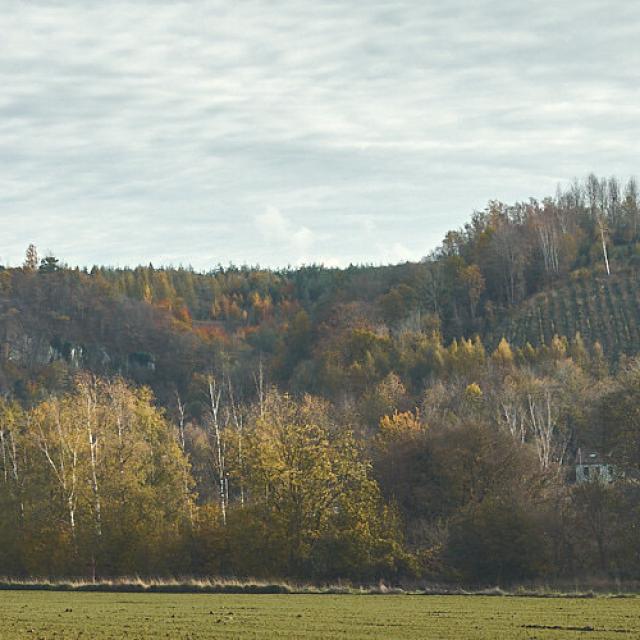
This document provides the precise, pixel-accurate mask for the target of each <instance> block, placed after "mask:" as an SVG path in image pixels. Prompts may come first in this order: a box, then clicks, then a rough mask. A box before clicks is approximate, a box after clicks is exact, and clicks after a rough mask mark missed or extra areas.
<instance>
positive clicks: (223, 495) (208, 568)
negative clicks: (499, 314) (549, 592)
mask: <svg viewBox="0 0 640 640" xmlns="http://www.w3.org/2000/svg"><path fill="white" fill-rule="evenodd" d="M440 355H441V358H442V366H443V369H442V375H441V376H439V377H438V378H437V379H435V378H434V380H433V382H432V383H431V384H430V385H428V386H427V388H426V389H425V390H424V392H423V393H422V394H421V402H420V404H419V405H418V406H416V405H415V404H414V403H413V402H412V400H411V395H410V394H409V393H408V392H407V390H406V389H405V388H404V386H403V384H402V382H401V380H400V379H399V378H398V377H397V376H396V375H395V374H389V375H388V376H387V377H386V378H385V379H383V380H382V381H381V382H380V383H379V384H378V385H377V386H376V388H375V389H374V390H373V392H372V394H371V395H370V396H368V397H367V399H366V400H364V399H363V401H362V402H361V403H358V404H356V405H349V404H344V403H338V404H336V403H330V402H329V401H327V400H325V399H322V398H319V397H317V396H311V395H308V394H303V395H300V396H298V397H293V396H291V395H287V394H283V393H282V392H279V391H277V390H276V389H274V388H267V387H266V386H263V384H262V383H261V371H260V370H258V371H256V384H257V394H256V400H255V401H253V402H250V403H243V402H241V401H240V400H239V398H238V397H237V395H236V390H235V387H234V384H233V381H232V380H231V379H230V378H225V377H222V378H216V377H214V376H213V375H204V376H200V377H198V378H197V379H196V380H195V381H194V384H193V386H192V387H191V388H190V390H189V393H188V394H187V395H186V396H184V397H183V396H181V395H180V394H179V393H177V394H176V395H175V399H174V403H173V405H172V407H171V409H170V410H169V411H163V410H160V409H158V408H156V407H154V406H153V399H152V397H151V395H150V392H149V391H148V390H147V389H145V388H142V389H135V388H133V387H131V386H130V385H128V384H127V383H126V382H125V381H123V380H122V379H121V378H115V379H111V380H109V379H100V378H94V377H92V376H90V375H88V374H78V375H77V376H76V377H75V378H74V380H73V383H72V385H71V386H70V388H69V389H68V391H67V392H66V393H64V394H62V395H59V396H52V397H49V398H48V399H46V400H43V401H41V402H38V403H37V404H35V405H34V406H33V407H31V408H30V409H25V408H23V407H21V406H20V405H19V404H18V403H16V402H11V401H9V400H5V401H4V402H3V403H2V405H1V407H0V423H1V425H2V427H1V429H0V447H1V451H0V483H1V484H0V508H1V513H2V517H1V518H0V573H3V574H6V575H14V576H29V575H30V576H33V575H39V576H43V575H46V576H52V575H57V576H60V575H71V576H86V577H89V578H91V577H94V576H95V577H103V578H104V577H112V576H118V575H125V574H145V575H150V574H151V575H176V574H180V575H185V574H194V575H223V576H253V577H288V578H298V579H315V580H332V579H337V578H349V579H352V580H355V581H371V580H377V579H381V578H384V579H386V580H391V581H402V580H416V579H428V580H437V581H441V582H458V583H465V584H488V583H495V582H498V583H501V584H508V583H511V582H514V581H521V580H529V579H536V578H545V579H549V578H551V577H563V578H567V577H571V578H574V577H585V576H588V577H592V576H595V575H598V576H608V577H614V578H619V579H625V578H629V579H630V578H634V579H637V578H638V576H639V575H640V556H639V550H640V549H639V547H638V541H637V535H636V532H637V530H638V527H639V526H640V507H639V505H640V502H639V500H638V498H640V495H639V492H640V484H639V483H638V480H637V479H638V477H639V472H640V464H639V460H640V421H639V420H638V412H637V407H638V406H640V363H639V362H637V361H629V362H628V363H626V364H624V366H623V367H622V369H621V370H620V372H619V373H618V374H617V375H615V376H611V375H610V374H609V373H608V369H607V364H606V360H605V359H604V358H603V356H602V354H601V353H600V352H598V350H589V349H587V348H586V347H585V345H584V344H583V343H582V342H581V341H580V340H579V339H578V340H575V341H573V342H572V343H567V341H566V340H564V339H561V338H556V339H555V340H554V341H553V343H552V345H550V346H549V347H544V348H540V349H533V348H531V349H530V350H528V352H527V353H524V352H519V351H514V350H513V349H512V348H511V347H510V346H509V345H508V343H507V342H506V341H503V342H501V344H500V345H499V347H498V348H497V349H496V350H495V351H494V352H493V353H491V354H485V353H484V351H483V350H482V349H480V347H479V346H478V345H477V344H476V345H475V346H474V344H473V343H469V342H465V343H463V344H462V345H455V346H453V345H452V346H451V347H449V348H445V347H442V346H441V354H440ZM578 447H580V448H582V449H583V450H584V451H585V452H586V451H593V450H597V451H602V452H607V461H608V462H607V463H608V464H609V465H612V466H614V467H615V469H616V473H615V476H616V481H615V482H613V483H610V484H609V483H601V482H599V481H594V482H589V483H583V484H576V482H575V463H576V451H577V448H578Z"/></svg>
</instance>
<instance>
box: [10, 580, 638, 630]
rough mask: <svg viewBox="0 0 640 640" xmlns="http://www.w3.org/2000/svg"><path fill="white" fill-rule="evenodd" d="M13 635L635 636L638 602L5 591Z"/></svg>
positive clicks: (451, 597)
mask: <svg viewBox="0 0 640 640" xmlns="http://www.w3.org/2000/svg"><path fill="white" fill-rule="evenodd" d="M16 638H29V639H30V640H34V639H37V638H49V639H53V638H55V639H57V640H59V639H62V638H74V639H77V638H86V639H87V640H89V639H95V640H103V639H106V638H128V639H130V640H137V639H144V638H192V639H196V638H203V639H204V638H226V639H232V638H241V639H245V638H279V639H284V638H305V639H307V638H317V639H323V640H327V639H331V638H348V639H351V638H353V639H358V638H367V639H372V638H381V639H382V638H385V639H389V638H391V639H393V638H415V639H418V638H420V639H421V640H422V639H429V638H434V639H436V638H437V639H447V638H451V639H457V640H459V639H460V638H477V639H483V638H486V639H487V640H489V639H490V640H495V639H498V638H527V639H531V640H533V639H534V638H536V639H539V640H542V639H544V638H553V639H554V640H559V639H564V638H589V639H590V640H591V639H593V640H596V639H600V638H611V639H613V638H617V639H620V638H640V600H639V599H637V598H593V599H579V598H575V599H574V598H516V597H491V596H409V595H370V596H367V595H354V596H351V595H204V594H198V595H190V594H140V593H131V594H128V593H69V592H39V591H3V592H0V639H2V640H5V639H6V640H9V639H11V640H14V639H16Z"/></svg>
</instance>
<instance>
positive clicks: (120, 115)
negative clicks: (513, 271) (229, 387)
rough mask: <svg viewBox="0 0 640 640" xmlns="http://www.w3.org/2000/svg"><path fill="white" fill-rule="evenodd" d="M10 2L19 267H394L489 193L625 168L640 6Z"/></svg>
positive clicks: (0, 79) (9, 88)
mask: <svg viewBox="0 0 640 640" xmlns="http://www.w3.org/2000/svg"><path fill="white" fill-rule="evenodd" d="M5 5H6V6H3V9H4V10H3V11H2V12H1V13H0V34H2V37H1V38H0V86H1V87H2V91H1V92H0V214H1V215H2V222H3V223H4V224H3V243H2V245H1V246H0V253H1V254H2V255H3V256H5V258H8V259H10V260H11V261H12V262H14V263H16V262H19V261H20V260H21V256H22V253H23V251H24V248H25V247H26V245H27V244H28V243H29V242H31V241H35V242H36V243H37V244H39V245H40V246H41V247H45V246H47V247H52V248H53V249H54V250H55V251H57V252H58V253H59V254H61V255H62V257H64V258H65V259H67V260H68V261H70V262H72V263H73V262H76V263H83V264H91V263H92V262H119V263H120V264H123V263H137V262H143V263H144V262H148V261H149V260H153V261H154V262H157V261H166V260H171V261H173V262H183V263H192V264H194V266H196V267H207V266H210V265H211V264H212V262H218V261H220V262H228V261H230V260H233V261H235V262H243V261H246V262H252V263H255V262H260V263H262V264H269V265H282V264H286V263H288V262H296V261H299V260H306V261H312V260H320V259H321V258H322V256H330V257H331V259H332V260H334V259H336V260H339V261H341V263H342V264H346V263H349V262H351V261H353V262H358V261H366V262H382V261H387V260H389V259H393V256H396V259H404V258H405V257H406V256H407V255H408V252H407V251H405V250H404V249H403V247H410V248H411V252H410V253H411V254H412V255H413V254H416V253H417V254H418V255H421V254H424V253H427V252H428V250H429V249H430V248H431V247H432V246H433V245H434V244H435V243H436V242H438V241H439V239H440V238H441V237H442V235H443V234H444V232H445V231H446V230H447V229H448V228H450V227H452V226H457V225H459V224H461V223H462V222H464V221H465V220H466V218H467V217H468V215H469V213H470V211H471V210H472V209H473V208H478V207H482V206H483V205H484V203H485V202H486V201H487V200H488V199H490V198H500V199H502V200H511V199H515V198H520V199H526V198H527V197H529V196H538V197H539V196H543V195H546V194H547V193H552V192H553V191H554V190H555V184H556V182H557V181H559V180H562V181H570V180H571V179H572V178H573V177H574V176H581V175H584V174H586V173H587V172H589V171H591V170H593V171H596V172H598V173H602V174H607V175H609V174H613V173H617V174H620V175H621V176H622V177H625V176H627V175H629V174H631V173H634V172H635V171H636V163H637V160H638V156H637V150H636V144H635V140H637V139H638V138H639V137H640V86H639V85H638V83H637V79H636V72H635V70H636V69H637V68H638V66H639V65H640V47H638V46H637V42H638V40H639V39H640V4H638V3H633V2H628V1H626V0H611V1H610V2H606V3H605V2H601V1H599V0H582V1H581V2H577V0H575V1H567V2H560V3H558V2H551V0H531V1H530V2H527V3H514V2H510V1H509V0H479V1H478V2H470V1H468V0H450V1H449V2H446V3H443V2H441V1H438V2H436V0H393V1H391V2H389V1H388V0H370V1H369V2H362V1H361V0H345V1H344V2H317V1H314V0H253V1H252V2H228V0H193V1H192V2H181V3H174V2H166V1H161V0H135V1H134V0H131V1H128V2H127V1H123V0H114V1H113V2H108V3H97V2H93V3H90V2H81V1H80V0H56V1H53V0H31V1H30V2H28V3H27V2H23V1H19V0H6V2H5ZM266 202H273V203H278V206H279V207H280V208H281V209H282V211H285V212H287V215H286V216H284V217H282V220H280V221H278V217H277V216H276V215H274V214H271V218H272V219H271V220H269V216H267V218H266V219H265V220H264V224H265V228H271V229H272V231H270V233H275V231H273V230H274V229H278V228H279V225H280V226H281V227H282V225H284V231H282V228H281V230H280V235H279V236H277V237H276V236H273V237H272V239H271V240H269V241H267V242H265V239H264V237H263V236H261V235H260V234H255V233H252V230H253V225H254V223H255V211H256V210H257V209H258V208H259V207H261V206H263V204H262V203H266ZM267 213H268V212H266V213H265V214H263V215H267ZM279 215H280V216H282V214H281V213H279ZM312 230H313V231H312ZM390 247H395V249H390Z"/></svg>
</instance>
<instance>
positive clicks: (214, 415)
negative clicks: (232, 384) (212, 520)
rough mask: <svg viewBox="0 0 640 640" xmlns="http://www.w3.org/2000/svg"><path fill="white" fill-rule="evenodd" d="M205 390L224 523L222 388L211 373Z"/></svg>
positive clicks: (225, 481) (225, 489)
mask: <svg viewBox="0 0 640 640" xmlns="http://www.w3.org/2000/svg"><path fill="white" fill-rule="evenodd" d="M207 392H208V400H209V412H210V414H209V423H210V433H211V434H212V435H213V450H214V467H215V470H216V474H217V481H218V494H219V501H220V511H221V513H222V522H223V524H225V525H226V524H227V496H228V487H227V476H226V466H225V452H224V444H223V440H222V428H221V424H220V400H221V398H222V389H221V388H220V387H219V386H218V384H217V381H216V379H215V378H214V377H213V376H212V375H209V376H208V377H207Z"/></svg>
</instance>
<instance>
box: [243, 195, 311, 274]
mask: <svg viewBox="0 0 640 640" xmlns="http://www.w3.org/2000/svg"><path fill="white" fill-rule="evenodd" d="M255 221H256V225H257V229H258V231H259V232H260V234H261V235H262V237H263V238H264V240H265V241H266V242H268V243H269V244H270V245H271V248H272V249H274V250H277V251H279V252H280V253H281V255H284V256H290V258H291V262H293V263H294V264H302V263H310V262H313V258H312V257H311V255H310V253H309V250H310V249H311V247H312V245H313V242H314V239H315V236H314V233H313V232H312V231H311V229H309V227H307V226H299V227H296V226H295V224H294V223H293V222H292V221H291V220H289V219H288V218H286V217H285V216H284V215H283V214H282V212H281V211H280V210H279V209H277V208H276V207H273V206H268V207H267V208H266V210H265V212H264V213H261V214H258V215H257V216H256V217H255Z"/></svg>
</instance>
